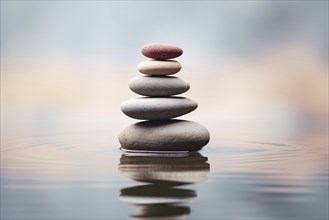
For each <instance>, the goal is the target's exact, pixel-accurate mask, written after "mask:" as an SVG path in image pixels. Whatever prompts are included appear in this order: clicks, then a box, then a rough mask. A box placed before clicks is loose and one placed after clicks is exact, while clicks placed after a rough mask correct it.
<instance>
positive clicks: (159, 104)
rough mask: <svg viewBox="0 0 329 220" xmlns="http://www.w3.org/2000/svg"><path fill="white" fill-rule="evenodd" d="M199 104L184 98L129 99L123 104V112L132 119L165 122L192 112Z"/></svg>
mask: <svg viewBox="0 0 329 220" xmlns="http://www.w3.org/2000/svg"><path fill="white" fill-rule="evenodd" d="M197 107H198V103H197V102H194V101H192V100H190V99H188V98H183V97H145V98H138V99H129V100H126V101H124V102H123V103H122V104H121V110H122V112H123V113H124V114H126V115H127V116H129V117H131V118H135V119H142V120H163V119H170V118H175V117H178V116H182V115H185V114H187V113H189V112H192V111H193V110H195V109H196V108H197Z"/></svg>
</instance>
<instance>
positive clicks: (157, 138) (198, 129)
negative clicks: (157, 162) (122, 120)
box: [119, 120, 210, 151]
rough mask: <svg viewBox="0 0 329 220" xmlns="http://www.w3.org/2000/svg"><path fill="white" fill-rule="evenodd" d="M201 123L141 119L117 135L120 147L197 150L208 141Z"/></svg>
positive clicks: (152, 149) (148, 149) (205, 130)
mask: <svg viewBox="0 0 329 220" xmlns="http://www.w3.org/2000/svg"><path fill="white" fill-rule="evenodd" d="M209 138H210V136H209V132H208V130H207V129H206V128H205V127H203V126H202V125H200V124H198V123H195V122H191V121H184V120H163V121H143V122H139V123H136V124H133V125H130V126H129V127H127V128H125V129H124V130H123V131H122V132H121V134H120V135H119V142H120V144H121V146H122V148H124V149H127V150H146V151H198V150H200V149H201V148H202V147H203V146H205V145H206V144H208V142H209Z"/></svg>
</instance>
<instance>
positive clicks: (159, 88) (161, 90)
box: [129, 76, 190, 96]
mask: <svg viewBox="0 0 329 220" xmlns="http://www.w3.org/2000/svg"><path fill="white" fill-rule="evenodd" d="M129 88H130V89H131V91H133V92H135V93H137V94H139V95H144V96H170V95H178V94H181V93H184V92H186V91H188V90H189V88H190V84H189V83H188V82H186V81H184V80H182V79H181V78H178V77H173V76H137V77H135V78H133V79H132V80H130V82H129Z"/></svg>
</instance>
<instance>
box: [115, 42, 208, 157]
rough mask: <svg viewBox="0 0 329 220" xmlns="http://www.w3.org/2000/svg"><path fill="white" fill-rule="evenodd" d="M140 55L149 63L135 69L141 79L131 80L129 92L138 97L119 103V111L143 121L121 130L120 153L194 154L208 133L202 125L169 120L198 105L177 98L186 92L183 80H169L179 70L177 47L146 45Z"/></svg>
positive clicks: (183, 98) (180, 53) (205, 140)
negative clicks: (187, 152) (175, 152)
mask: <svg viewBox="0 0 329 220" xmlns="http://www.w3.org/2000/svg"><path fill="white" fill-rule="evenodd" d="M142 54H143V55H144V56H146V57H148V58H151V59H152V60H147V61H144V62H142V63H140V64H139V65H138V71H139V72H141V73H143V74H144V75H142V76H137V77H135V78H133V79H132V80H131V81H130V83H129V88H130V89H131V90H132V91H133V92H135V93H137V94H139V95H142V96H146V97H143V98H138V99H130V100H127V101H125V102H123V103H122V105H121V110H122V112H123V113H124V114H126V115H127V116H129V117H131V118H135V119H141V120H146V121H143V122H139V123H136V124H133V125H131V126H129V127H127V128H126V129H124V130H123V131H122V132H121V134H120V135H119V142H120V144H121V146H122V148H123V149H125V150H133V151H197V150H200V149H201V148H202V147H203V146H205V145H206V144H207V143H208V142H209V132H208V130H207V129H206V128H205V127H203V126H202V125H200V124H198V123H195V122H191V121H185V120H177V119H172V118H176V117H179V116H182V115H185V114H187V113H190V112H192V111H193V110H195V109H196V108H197V107H198V104H197V103H196V102H194V101H192V100H190V99H188V98H185V97H178V96H174V95H178V94H181V93H184V92H186V91H187V90H189V88H190V85H189V83H188V82H185V81H184V80H182V79H180V78H178V77H173V76H169V75H173V74H176V73H178V72H179V71H180V70H181V64H180V63H179V62H178V61H175V60H171V59H174V58H177V57H179V56H180V55H182V54H183V50H182V49H181V48H180V47H177V46H174V45H169V44H148V45H145V46H144V47H143V48H142Z"/></svg>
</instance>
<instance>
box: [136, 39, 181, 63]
mask: <svg viewBox="0 0 329 220" xmlns="http://www.w3.org/2000/svg"><path fill="white" fill-rule="evenodd" d="M142 54H143V55H144V56H146V57H148V58H152V59H158V60H166V59H173V58H176V57H179V56H180V55H182V54H183V50H182V48H180V47H178V46H176V45H172V44H160V43H156V44H147V45H145V46H144V47H143V48H142Z"/></svg>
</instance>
